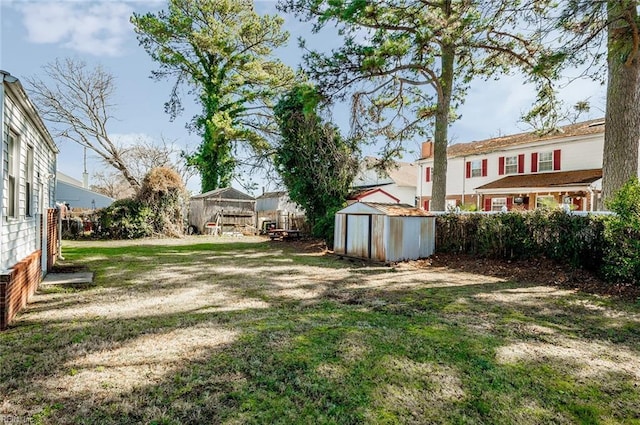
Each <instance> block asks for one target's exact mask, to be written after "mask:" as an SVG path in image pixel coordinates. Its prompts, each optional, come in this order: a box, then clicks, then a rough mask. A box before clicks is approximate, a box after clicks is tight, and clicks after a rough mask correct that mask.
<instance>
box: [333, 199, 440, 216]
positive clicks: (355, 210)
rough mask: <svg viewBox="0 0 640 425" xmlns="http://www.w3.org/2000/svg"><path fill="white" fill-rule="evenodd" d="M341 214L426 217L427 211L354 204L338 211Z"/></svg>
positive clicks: (403, 207) (367, 203)
mask: <svg viewBox="0 0 640 425" xmlns="http://www.w3.org/2000/svg"><path fill="white" fill-rule="evenodd" d="M338 213H339V214H340V213H342V214H379V215H387V216H392V217H428V216H431V215H432V214H430V213H429V212H428V211H425V210H422V209H420V208H416V207H413V206H411V205H408V204H383V203H378V202H356V203H354V204H351V205H349V206H348V207H345V208H343V209H341V210H340V211H338Z"/></svg>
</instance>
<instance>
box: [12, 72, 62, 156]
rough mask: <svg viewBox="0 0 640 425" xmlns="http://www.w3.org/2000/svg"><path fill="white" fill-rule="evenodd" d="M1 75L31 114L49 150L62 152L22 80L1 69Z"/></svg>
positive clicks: (30, 116)
mask: <svg viewBox="0 0 640 425" xmlns="http://www.w3.org/2000/svg"><path fill="white" fill-rule="evenodd" d="M0 75H1V76H2V82H3V84H6V85H7V88H8V89H9V90H11V91H12V92H13V95H14V97H15V98H16V100H17V101H18V102H19V103H20V104H21V106H22V108H24V109H25V110H26V111H27V112H28V113H29V114H28V117H29V118H30V119H31V120H32V121H33V123H34V125H35V126H36V127H37V128H38V131H39V132H40V135H41V136H42V137H44V140H45V142H46V143H47V145H48V146H49V148H50V149H51V150H52V151H53V152H54V153H56V154H57V153H59V152H60V150H59V149H58V146H57V145H56V143H55V142H54V141H53V137H52V136H51V133H49V130H48V129H47V126H46V125H45V124H44V121H42V118H41V117H40V114H39V113H38V109H37V108H36V107H35V105H34V104H33V102H31V100H30V99H29V96H27V92H26V91H25V89H24V87H23V86H22V83H21V82H20V80H19V79H18V78H17V77H16V76H14V75H11V74H10V73H9V72H7V71H4V70H2V69H0Z"/></svg>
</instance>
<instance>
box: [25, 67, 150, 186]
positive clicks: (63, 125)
mask: <svg viewBox="0 0 640 425" xmlns="http://www.w3.org/2000/svg"><path fill="white" fill-rule="evenodd" d="M43 70H44V75H46V77H47V79H48V80H49V81H50V83H45V82H44V81H43V80H42V79H40V78H37V77H30V78H27V79H26V81H27V83H28V87H27V90H28V92H29V95H30V96H31V98H32V99H33V101H34V102H35V103H36V105H37V106H38V108H39V111H40V114H41V115H42V117H43V118H44V119H45V120H47V121H48V122H50V123H51V124H52V128H51V130H52V134H53V136H54V137H63V138H66V139H68V140H71V141H73V142H75V143H78V144H79V145H81V146H84V147H86V148H87V149H90V150H91V151H93V152H94V153H96V154H97V155H98V157H99V158H100V159H101V160H103V161H104V162H105V163H107V164H109V165H110V166H112V167H114V168H115V169H116V170H118V171H119V172H120V173H121V174H122V176H123V177H124V179H125V180H126V181H127V182H128V183H129V185H130V186H131V187H132V188H133V189H134V190H138V189H139V188H140V180H139V179H138V178H137V177H136V176H135V175H134V174H133V173H132V172H131V170H130V169H129V167H128V166H127V162H126V160H125V158H124V150H125V148H123V147H122V146H118V145H117V144H116V143H114V141H113V140H112V139H111V138H110V137H109V133H108V130H107V124H108V123H109V120H110V119H113V118H114V117H113V116H112V115H111V113H112V110H113V107H114V104H113V103H112V102H113V100H112V98H113V94H114V91H115V83H114V77H113V75H111V74H110V73H108V72H107V71H105V70H104V69H103V68H102V67H100V66H97V67H95V68H93V69H91V68H89V67H88V66H87V64H86V63H85V62H84V61H82V60H79V59H72V58H66V59H63V60H59V59H56V60H55V61H54V62H51V63H48V64H47V65H45V66H43Z"/></svg>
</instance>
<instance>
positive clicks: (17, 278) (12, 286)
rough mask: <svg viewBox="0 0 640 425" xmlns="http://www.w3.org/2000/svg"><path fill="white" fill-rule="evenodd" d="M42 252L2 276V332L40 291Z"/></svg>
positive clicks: (35, 253) (0, 324)
mask: <svg viewBox="0 0 640 425" xmlns="http://www.w3.org/2000/svg"><path fill="white" fill-rule="evenodd" d="M41 255H42V252H41V251H40V250H38V251H35V252H34V253H32V254H31V255H29V256H28V257H26V258H24V259H23V260H22V261H20V262H19V263H17V264H16V265H15V266H13V268H12V269H11V270H10V271H9V272H8V273H6V274H2V275H0V330H5V329H6V328H7V326H9V324H10V323H11V321H12V320H13V318H14V317H15V316H16V314H18V312H19V311H20V310H21V309H22V308H24V307H25V306H26V305H27V301H28V300H29V298H31V296H32V295H33V294H34V293H35V292H36V289H38V285H39V284H40V281H41V280H42V271H41V269H40V261H41Z"/></svg>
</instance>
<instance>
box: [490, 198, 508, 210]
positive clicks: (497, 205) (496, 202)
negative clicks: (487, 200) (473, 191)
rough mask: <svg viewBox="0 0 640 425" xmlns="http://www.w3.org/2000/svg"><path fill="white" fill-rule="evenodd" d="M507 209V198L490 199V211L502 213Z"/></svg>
mask: <svg viewBox="0 0 640 425" xmlns="http://www.w3.org/2000/svg"><path fill="white" fill-rule="evenodd" d="M506 208H507V198H491V211H504V210H505V209H506Z"/></svg>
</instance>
